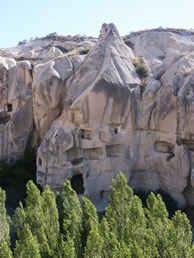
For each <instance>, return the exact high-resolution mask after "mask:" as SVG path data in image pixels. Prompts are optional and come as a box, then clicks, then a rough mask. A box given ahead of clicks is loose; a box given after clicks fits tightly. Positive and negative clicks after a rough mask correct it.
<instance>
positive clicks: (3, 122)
mask: <svg viewBox="0 0 194 258" xmlns="http://www.w3.org/2000/svg"><path fill="white" fill-rule="evenodd" d="M0 55H1V56H0V159H7V160H8V162H13V161H14V160H16V159H17V158H18V157H19V156H20V155H22V154H23V152H24V150H25V149H26V148H29V147H31V146H38V153H37V182H38V183H39V184H41V185H45V184H48V185H50V186H51V188H52V189H54V190H60V189H61V187H62V185H63V183H64V181H65V179H66V178H70V179H72V184H73V185H75V188H77V192H78V193H81V194H84V195H86V196H88V197H90V199H91V200H92V201H94V202H95V203H101V204H105V203H106V201H107V196H108V194H109V190H110V184H111V180H112V178H113V177H115V176H116V174H118V173H119V171H123V173H124V174H125V175H126V177H127V179H128V182H129V185H130V186H132V188H134V189H143V190H157V189H163V190H165V191H166V192H168V193H169V194H170V195H171V196H172V197H173V198H175V199H176V200H177V201H178V203H179V205H180V207H184V206H185V205H186V204H194V191H193V190H194V189H193V188H194V114H193V113H194V35H193V32H190V31H183V30H162V29H158V30H149V31H141V32H139V33H132V34H130V35H127V36H125V37H123V38H121V36H120V35H119V33H118V31H117V29H116V27H115V25H114V24H108V25H107V24H103V25H102V28H101V32H100V36H99V38H98V39H95V38H91V37H81V36H80V37H79V36H76V37H70V36H68V37H62V36H60V37H57V36H49V37H45V38H40V39H37V40H34V41H32V42H30V43H27V44H24V45H21V46H18V47H15V48H11V49H0Z"/></svg>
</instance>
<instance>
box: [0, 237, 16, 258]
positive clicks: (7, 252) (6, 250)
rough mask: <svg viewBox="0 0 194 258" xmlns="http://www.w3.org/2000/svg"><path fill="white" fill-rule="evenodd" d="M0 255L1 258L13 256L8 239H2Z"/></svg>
mask: <svg viewBox="0 0 194 258" xmlns="http://www.w3.org/2000/svg"><path fill="white" fill-rule="evenodd" d="M0 257H1V258H12V257H13V254H12V251H11V249H10V247H9V245H8V243H7V241H2V242H1V243H0Z"/></svg>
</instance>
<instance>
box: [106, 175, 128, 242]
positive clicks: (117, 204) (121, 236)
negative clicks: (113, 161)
mask: <svg viewBox="0 0 194 258" xmlns="http://www.w3.org/2000/svg"><path fill="white" fill-rule="evenodd" d="M132 199H133V191H132V189H131V188H130V187H129V186H128V185H127V181H126V178H125V176H124V175H123V174H122V173H120V174H119V175H118V176H117V177H116V179H113V180H112V187H111V193H110V197H109V204H108V206H107V208H106V213H105V217H106V218H107V221H108V224H109V226H110V230H111V231H112V232H113V233H114V234H115V236H116V238H117V240H118V241H120V242H121V241H124V240H125V239H126V221H128V220H129V219H130V218H129V214H130V206H131V202H132Z"/></svg>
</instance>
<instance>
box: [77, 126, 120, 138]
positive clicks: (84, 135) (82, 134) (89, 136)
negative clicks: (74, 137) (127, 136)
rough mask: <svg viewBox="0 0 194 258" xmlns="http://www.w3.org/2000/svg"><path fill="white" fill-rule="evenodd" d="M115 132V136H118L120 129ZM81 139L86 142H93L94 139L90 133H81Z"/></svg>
mask: <svg viewBox="0 0 194 258" xmlns="http://www.w3.org/2000/svg"><path fill="white" fill-rule="evenodd" d="M113 132H114V134H118V133H119V130H118V128H114V130H113ZM81 138H82V139H84V140H91V139H92V135H91V134H90V133H84V132H82V133H81Z"/></svg>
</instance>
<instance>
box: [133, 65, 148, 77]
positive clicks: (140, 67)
mask: <svg viewBox="0 0 194 258" xmlns="http://www.w3.org/2000/svg"><path fill="white" fill-rule="evenodd" d="M136 72H137V74H138V75H139V77H140V78H141V79H143V78H145V77H147V76H148V73H147V69H146V66H145V64H138V65H137V66H136Z"/></svg>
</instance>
